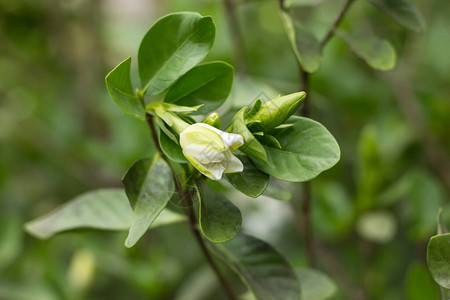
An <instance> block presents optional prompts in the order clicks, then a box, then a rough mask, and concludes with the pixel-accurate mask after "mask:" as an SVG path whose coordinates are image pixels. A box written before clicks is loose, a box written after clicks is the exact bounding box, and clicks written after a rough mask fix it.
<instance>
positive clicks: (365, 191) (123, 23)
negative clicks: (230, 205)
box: [0, 0, 450, 300]
mask: <svg viewBox="0 0 450 300" xmlns="http://www.w3.org/2000/svg"><path fill="white" fill-rule="evenodd" d="M306 2H310V3H312V2H321V3H320V4H319V5H317V6H306V7H301V8H298V9H296V12H295V13H296V14H298V18H300V19H302V21H303V22H304V23H305V24H307V26H308V28H310V29H311V30H312V31H313V32H314V33H315V34H316V35H317V36H318V37H321V36H323V34H324V33H325V32H326V30H327V28H328V27H329V26H330V24H331V22H332V20H333V19H334V17H335V15H336V13H337V12H338V11H339V9H340V7H341V6H342V4H343V1H338V0H324V1H306ZM414 3H415V4H416V5H417V7H418V8H419V9H420V11H421V12H422V14H423V15H424V17H425V20H426V24H427V26H426V30H425V31H424V32H422V33H415V32H410V31H407V30H406V29H404V28H402V27H400V26H398V25H397V24H396V23H394V22H393V21H391V20H390V19H388V18H387V17H386V16H385V15H383V14H382V13H380V12H379V11H378V10H376V9H375V8H374V7H373V6H372V5H370V4H369V2H368V1H365V0H359V1H357V2H356V3H355V4H354V6H353V7H352V8H351V9H350V12H349V14H348V15H347V16H346V18H345V21H344V22H343V24H342V28H345V29H347V30H350V31H351V30H355V29H358V30H359V31H362V32H371V33H374V34H375V35H377V36H379V37H382V38H385V39H388V40H389V41H390V42H391V43H392V44H393V45H394V47H395V49H396V51H397V56H398V64H397V66H396V68H395V69H394V70H392V71H388V72H378V71H374V70H372V69H371V68H370V67H368V66H367V65H366V64H365V63H364V61H362V60H361V59H359V58H358V57H357V56H355V55H354V54H353V53H352V52H351V50H350V49H349V48H348V46H347V45H346V44H345V43H344V42H343V41H342V40H340V39H337V38H333V39H332V40H331V42H330V43H329V44H328V46H327V47H326V49H325V51H324V53H323V62H322V67H321V68H320V70H319V71H318V72H317V73H315V74H313V75H312V76H311V93H310V97H311V98H310V99H311V103H310V105H311V117H312V118H313V119H315V120H318V121H320V122H321V123H323V124H324V125H325V126H326V127H327V128H328V129H329V130H330V131H331V132H332V134H333V135H334V136H335V137H336V139H337V140H338V142H339V144H340V146H341V150H342V159H341V161H340V162H339V164H338V165H337V166H336V167H335V168H333V169H332V170H329V171H327V172H325V173H323V174H321V175H320V176H319V177H318V178H317V179H315V180H314V181H313V182H312V191H313V202H312V203H313V207H312V209H313V215H312V217H313V226H314V232H315V235H316V238H317V239H318V240H319V241H320V242H321V244H322V245H323V248H324V249H325V250H324V251H321V252H320V253H318V258H319V261H320V263H319V267H320V268H321V269H322V270H323V271H324V272H325V273H327V274H328V275H329V276H330V277H331V278H333V279H334V280H335V281H336V283H337V285H338V286H339V291H338V294H337V295H336V296H335V297H334V299H348V298H349V297H351V295H355V294H358V293H359V292H360V290H363V291H364V293H365V294H366V295H367V299H383V300H388V299H396V300H397V299H411V300H415V299H417V300H419V299H420V300H423V299H438V297H439V296H438V290H437V286H436V285H435V284H434V282H433V281H432V279H431V277H430V276H429V274H428V271H427V268H426V262H425V257H426V246H427V243H428V240H429V238H430V236H432V235H434V234H435V232H436V215H437V212H438V210H439V208H440V207H442V208H443V210H444V214H443V216H444V221H445V222H447V223H449V222H448V220H450V219H449V217H450V206H449V190H450V166H449V164H450V161H449V153H450V121H449V117H450V58H449V53H450V5H449V4H448V1H447V0H416V1H414ZM176 11H197V12H199V13H200V14H202V15H211V16H212V17H213V19H214V21H215V23H216V27H217V31H216V40H215V44H214V47H213V49H212V51H211V54H210V55H209V56H208V57H207V59H206V60H208V61H212V60H217V59H220V60H225V61H227V62H230V63H233V64H234V65H235V67H236V69H237V71H238V73H241V74H240V75H239V77H238V80H236V82H235V84H234V86H233V91H232V94H231V96H230V99H229V101H228V102H227V104H226V105H225V108H224V109H222V111H223V112H224V113H225V112H226V111H233V110H234V109H236V108H238V107H240V106H242V105H246V104H249V103H251V102H253V101H254V100H255V99H257V98H258V97H263V98H264V97H269V98H270V97H272V96H276V95H277V94H278V93H290V92H294V91H297V90H299V89H300V85H299V79H298V71H297V65H296V61H295V58H294V55H293V54H292V51H291V49H290V47H289V42H288V40H287V38H286V36H285V34H284V31H283V27H282V24H281V21H280V18H279V13H278V3H277V1H275V0H236V1H235V12H236V14H237V19H238V23H237V27H238V29H239V32H240V33H241V35H242V45H241V46H239V45H236V39H235V36H233V35H232V34H231V33H230V30H229V28H230V27H229V23H228V21H229V19H228V17H227V12H226V9H225V6H224V3H223V2H222V1H219V0H197V1H189V0H165V1H157V0H65V1H57V0H40V1H34V0H0V299H5V300H19V299H20V300H25V299H27V300H28V299H29V300H41V299H42V300H53V299H68V300H80V299H99V300H100V299H133V300H139V299H176V300H202V299H222V296H221V295H220V294H221V292H220V287H219V286H218V284H217V283H216V281H215V278H214V276H213V275H212V273H211V271H210V270H209V268H208V266H207V265H206V264H205V263H204V260H203V257H202V256H201V252H200V251H199V249H198V248H197V245H195V243H194V242H193V239H192V238H191V236H190V233H189V232H188V229H187V227H186V225H185V224H177V225H170V226H166V227H161V228H158V229H156V230H154V231H152V232H151V233H149V234H147V235H146V236H145V238H144V239H143V240H142V241H141V242H140V243H139V244H138V245H137V246H135V247H134V248H132V249H126V248H125V247H124V246H123V241H124V240H125V237H126V232H125V233H111V232H77V233H66V234H62V235H59V236H57V237H54V238H52V239H50V240H46V241H40V240H37V239H35V238H33V237H31V236H30V235H28V234H27V233H26V232H25V231H24V230H23V224H24V223H25V222H26V221H28V220H31V219H33V218H36V217H38V216H40V215H42V214H44V213H47V212H48V211H50V210H52V209H53V208H55V207H56V206H58V205H60V204H63V203H64V202H66V201H68V200H69V199H71V198H72V197H74V196H76V195H78V194H79V193H81V192H84V191H88V190H91V189H95V188H99V187H115V186H121V177H122V175H123V174H124V173H125V171H126V169H127V168H128V167H129V166H130V165H131V163H132V162H133V161H135V160H137V159H139V158H140V157H142V156H146V155H149V154H151V153H152V152H153V151H154V150H153V146H152V144H151V141H150V137H149V135H148V132H147V128H146V126H145V124H143V123H141V122H140V121H138V120H135V119H133V118H130V117H128V116H127V115H125V114H123V113H122V112H121V110H120V109H118V108H117V107H116V106H115V105H114V103H113V102H112V100H111V99H110V98H109V95H108V93H107V90H106V87H105V84H104V77H105V75H106V74H107V73H108V72H109V71H110V70H111V69H112V68H113V67H114V66H115V65H117V64H118V63H119V62H120V61H122V60H123V59H124V58H126V57H128V56H131V57H132V58H133V60H134V63H135V62H136V57H137V55H136V54H137V49H138V46H139V43H140V40H141V38H142V37H143V36H144V34H145V33H146V31H147V30H148V29H149V28H150V26H151V25H152V24H153V23H154V21H155V20H157V19H158V18H159V17H161V16H163V15H165V14H167V13H170V12H176ZM236 46H238V47H241V49H240V50H237V51H236V48H234V47H236ZM239 51H242V53H243V55H242V57H239V55H238V57H236V55H235V53H239ZM132 71H136V65H133V66H132ZM134 74H136V72H134ZM135 79H137V78H135ZM135 82H137V80H135ZM225 120H227V117H225ZM229 197H230V199H231V200H232V201H233V202H234V203H235V204H236V205H237V206H238V207H239V208H240V209H241V210H242V211H243V218H244V225H243V230H244V231H246V232H249V233H251V234H253V235H255V236H257V237H260V238H262V239H264V240H266V241H268V242H270V243H271V244H272V245H274V246H275V247H276V248H277V249H278V250H279V251H280V252H282V253H283V254H284V255H286V256H287V257H288V260H289V261H290V263H291V264H292V265H293V266H296V267H298V266H304V265H305V261H306V260H305V254H304V250H303V243H302V240H301V238H300V236H299V234H298V231H297V230H296V226H295V220H294V218H293V216H292V214H291V210H290V203H289V202H287V201H286V200H288V199H292V200H291V203H293V204H294V205H298V204H299V197H300V191H299V187H298V185H283V183H280V182H276V181H274V182H272V183H271V190H270V193H268V194H267V195H266V196H264V197H261V198H259V199H249V198H246V197H244V196H242V195H241V194H239V193H238V192H233V193H230V194H229ZM349 295H350V296H349Z"/></svg>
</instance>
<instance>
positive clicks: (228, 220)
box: [199, 184, 242, 243]
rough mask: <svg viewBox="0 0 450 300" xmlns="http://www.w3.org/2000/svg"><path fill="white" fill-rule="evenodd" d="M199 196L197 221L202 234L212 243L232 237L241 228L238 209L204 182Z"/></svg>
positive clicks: (240, 216)
mask: <svg viewBox="0 0 450 300" xmlns="http://www.w3.org/2000/svg"><path fill="white" fill-rule="evenodd" d="M200 198H201V199H200V216H199V221H200V222H199V223H200V228H201V231H202V233H203V235H204V236H205V237H206V238H207V239H208V240H210V241H211V242H214V243H221V242H226V241H228V240H231V239H232V238H234V236H235V235H236V234H237V233H238V232H239V230H241V224H242V215H241V212H240V210H239V209H238V208H237V207H236V206H235V205H234V204H233V203H231V202H230V201H229V200H228V199H227V198H226V197H225V196H223V195H222V194H220V193H219V192H217V191H215V190H213V189H212V188H211V187H209V186H208V185H206V184H204V185H203V188H202V191H201V195H200Z"/></svg>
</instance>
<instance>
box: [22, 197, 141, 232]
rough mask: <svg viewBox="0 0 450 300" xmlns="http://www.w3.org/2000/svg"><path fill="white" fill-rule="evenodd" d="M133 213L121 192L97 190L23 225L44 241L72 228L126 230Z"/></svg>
mask: <svg viewBox="0 0 450 300" xmlns="http://www.w3.org/2000/svg"><path fill="white" fill-rule="evenodd" d="M131 218H132V210H131V207H130V204H129V202H128V199H127V196H126V195H125V192H124V191H123V190H122V189H100V190H95V191H91V192H87V193H84V194H81V195H79V196H77V197H75V198H74V199H72V200H71V201H69V202H68V203H66V204H64V205H63V206H61V207H59V208H57V209H56V210H54V211H53V212H50V213H49V214H46V215H45V216H43V217H40V218H38V219H36V220H33V221H30V222H28V223H26V224H25V229H26V231H27V232H28V233H30V234H31V235H33V236H35V237H37V238H40V239H47V238H50V237H51V236H53V235H55V234H57V233H59V232H63V231H67V230H73V229H79V228H93V229H102V230H126V229H128V228H129V226H130V224H131Z"/></svg>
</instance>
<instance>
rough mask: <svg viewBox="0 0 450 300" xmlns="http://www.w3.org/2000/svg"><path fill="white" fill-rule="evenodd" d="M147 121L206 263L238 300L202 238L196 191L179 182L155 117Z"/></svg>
mask: <svg viewBox="0 0 450 300" xmlns="http://www.w3.org/2000/svg"><path fill="white" fill-rule="evenodd" d="M146 120H147V124H148V127H149V129H150V134H151V137H152V140H153V143H154V144H155V148H156V150H157V151H158V153H159V155H161V158H163V159H164V160H165V161H166V162H167V164H168V165H169V166H170V168H171V169H172V175H173V178H174V182H175V188H176V191H177V193H178V195H179V196H180V198H181V200H182V201H183V208H184V210H185V212H186V215H187V216H188V221H189V227H190V228H191V232H192V234H193V235H194V237H195V239H196V240H197V243H198V244H199V246H200V249H201V250H202V252H203V255H204V256H205V258H206V261H207V262H208V263H209V265H210V266H211V268H212V269H213V271H214V273H215V274H216V277H217V279H218V280H219V282H220V284H221V285H222V288H223V290H224V291H225V293H226V294H227V296H228V298H229V299H230V300H237V299H238V298H237V297H236V295H234V292H233V289H232V288H231V287H230V285H229V284H228V282H227V281H226V280H225V278H224V277H223V275H222V273H220V270H219V269H218V267H217V265H216V263H215V262H214V260H213V258H212V256H211V254H210V253H209V251H208V248H207V247H206V244H205V240H204V239H203V238H202V235H201V233H200V231H199V229H198V222H197V218H196V216H195V212H194V205H193V201H192V196H193V194H194V193H195V189H189V190H186V189H185V188H184V187H183V184H181V182H180V181H179V180H178V177H177V175H176V173H175V171H174V169H173V168H172V165H171V163H170V160H169V158H168V157H167V156H166V155H165V154H164V152H163V151H162V149H161V146H160V145H159V141H158V135H157V132H156V128H155V124H154V123H153V116H152V115H150V114H146Z"/></svg>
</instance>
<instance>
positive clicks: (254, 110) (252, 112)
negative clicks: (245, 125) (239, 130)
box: [245, 99, 262, 120]
mask: <svg viewBox="0 0 450 300" xmlns="http://www.w3.org/2000/svg"><path fill="white" fill-rule="evenodd" d="M261 105H262V101H261V99H258V100H256V101H255V103H254V104H253V106H252V109H250V111H249V112H248V113H247V114H246V115H245V118H246V119H247V120H248V119H251V118H252V117H253V116H254V115H255V114H256V113H257V112H258V111H259V109H260V108H261Z"/></svg>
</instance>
